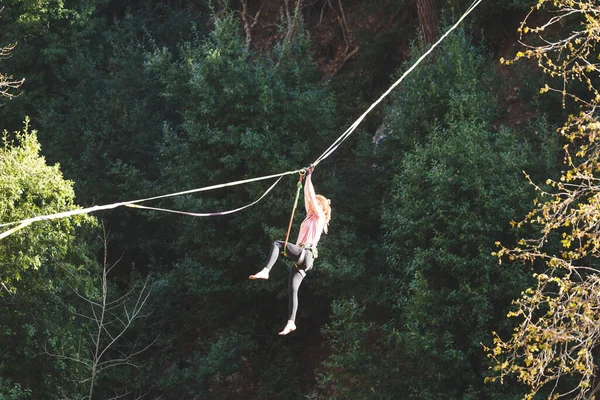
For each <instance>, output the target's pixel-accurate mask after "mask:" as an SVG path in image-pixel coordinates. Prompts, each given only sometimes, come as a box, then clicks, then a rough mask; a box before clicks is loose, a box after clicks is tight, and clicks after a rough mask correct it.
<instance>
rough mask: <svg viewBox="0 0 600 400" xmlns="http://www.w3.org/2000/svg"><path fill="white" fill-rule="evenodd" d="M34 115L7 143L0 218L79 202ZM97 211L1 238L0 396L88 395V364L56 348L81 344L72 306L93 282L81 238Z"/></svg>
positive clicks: (1, 160) (0, 161) (2, 151)
mask: <svg viewBox="0 0 600 400" xmlns="http://www.w3.org/2000/svg"><path fill="white" fill-rule="evenodd" d="M28 122H29V121H28V120H26V121H25V127H24V129H23V130H22V131H20V132H15V133H14V135H11V136H12V138H10V139H9V134H8V133H7V132H6V131H5V132H4V136H3V144H2V147H1V148H0V171H1V172H0V205H1V209H0V220H1V221H15V220H19V219H23V218H29V217H33V216H36V215H44V214H51V213H55V212H61V211H67V210H71V209H74V208H76V206H75V205H74V197H75V194H74V191H73V183H72V182H70V181H66V180H64V179H63V177H62V174H61V172H60V169H59V166H58V165H54V166H49V165H47V164H46V161H45V159H44V158H43V157H42V156H41V155H40V145H39V142H38V141H37V137H36V132H35V131H30V130H29V127H28ZM92 222H93V220H92V219H91V218H89V217H81V216H80V217H77V218H71V219H64V220H57V221H55V222H51V221H48V222H37V223H34V224H32V225H29V226H28V227H26V228H24V229H22V230H20V231H17V232H15V233H14V234H12V235H11V236H8V237H7V238H4V239H2V240H0V264H1V265H2V277H1V279H0V283H1V284H2V291H0V313H1V314H2V316H3V318H2V327H1V331H0V346H1V347H2V348H3V349H5V350H4V352H3V355H2V364H0V377H1V380H0V382H1V384H0V397H2V396H6V398H8V399H18V398H21V397H19V396H25V397H26V398H42V397H43V398H47V399H54V398H65V397H71V396H74V395H78V394H80V393H81V392H80V386H79V385H80V384H79V381H81V379H82V376H85V375H82V373H84V371H83V370H82V369H81V368H79V367H71V366H70V365H67V364H66V363H65V362H64V361H63V360H60V359H57V358H54V357H52V356H50V355H49V354H50V353H52V352H55V351H56V346H57V345H58V344H60V347H61V351H62V352H64V353H66V354H73V353H75V352H76V351H77V347H78V341H79V339H80V335H82V334H83V330H82V326H81V325H79V324H77V323H76V322H75V319H74V315H73V314H72V313H71V307H70V306H69V300H67V299H69V298H72V297H75V296H74V295H73V288H78V289H79V290H81V291H82V292H85V291H86V290H88V289H89V283H90V277H89V269H88V267H89V266H90V265H91V263H90V260H89V258H88V257H89V255H90V252H89V249H88V248H87V246H86V245H84V244H83V243H82V242H81V241H80V240H78V239H77V238H76V232H79V234H80V235H82V237H85V234H86V229H81V228H78V227H79V226H82V227H87V229H89V227H90V226H93V223H92Z"/></svg>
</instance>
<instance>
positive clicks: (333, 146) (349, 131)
mask: <svg viewBox="0 0 600 400" xmlns="http://www.w3.org/2000/svg"><path fill="white" fill-rule="evenodd" d="M482 1H483V0H475V1H474V2H473V3H472V4H471V5H470V6H469V8H468V9H467V11H465V13H464V14H463V15H462V16H461V17H460V18H459V19H458V21H457V22H456V23H455V24H454V25H452V27H451V28H450V29H448V31H446V33H444V35H442V37H441V38H439V40H438V41H437V42H435V43H434V44H433V45H431V47H430V48H429V50H427V51H426V52H425V53H424V54H423V55H422V56H421V57H419V59H418V60H417V61H416V62H415V63H414V64H413V65H412V66H411V67H410V68H409V69H407V70H406V72H404V74H402V76H401V77H400V79H398V80H397V81H396V82H394V84H393V85H392V86H390V87H389V89H388V90H386V91H385V93H383V94H382V95H381V97H379V99H377V100H376V101H375V102H374V103H373V104H371V106H370V107H369V108H368V109H367V111H365V112H364V113H363V114H362V115H361V116H360V117H359V118H358V119H357V120H356V121H354V123H353V124H352V125H350V127H349V128H348V129H346V131H345V132H344V133H342V134H341V135H340V137H338V138H337V139H336V140H335V141H334V142H333V143H332V144H331V146H329V148H328V149H327V150H325V152H323V154H321V155H320V156H319V158H317V159H316V160H315V162H313V164H314V165H315V166H317V164H319V163H320V162H321V161H323V160H324V159H326V158H327V157H329V156H330V155H331V154H332V153H333V152H334V151H336V150H337V148H338V147H339V146H340V145H341V144H342V142H343V141H344V140H346V139H347V138H348V137H349V136H350V135H351V134H352V133H353V132H354V131H355V130H356V128H358V125H360V123H361V122H362V121H363V120H364V119H365V117H366V116H367V114H369V113H370V112H371V111H372V110H373V109H374V108H375V107H376V106H377V105H378V104H379V103H381V102H382V101H383V99H385V98H386V97H387V96H388V95H389V94H390V93H391V92H392V90H394V89H395V88H396V87H397V86H398V85H399V84H400V83H401V82H402V81H403V80H404V78H406V77H407V76H408V74H410V73H411V72H412V71H413V70H414V69H415V68H416V67H417V65H419V64H420V63H421V61H423V60H424V59H425V57H427V56H428V55H429V54H430V53H431V52H432V51H433V50H434V49H435V48H436V47H437V46H438V45H439V44H440V43H441V42H442V41H443V40H444V39H446V37H447V36H448V35H449V34H450V33H451V32H452V31H453V30H454V29H456V28H457V27H458V26H459V25H460V23H461V22H462V21H463V20H464V19H465V18H466V17H467V15H469V14H470V13H471V11H473V10H474V9H475V8H476V7H477V6H478V5H479V4H480V3H481V2H482Z"/></svg>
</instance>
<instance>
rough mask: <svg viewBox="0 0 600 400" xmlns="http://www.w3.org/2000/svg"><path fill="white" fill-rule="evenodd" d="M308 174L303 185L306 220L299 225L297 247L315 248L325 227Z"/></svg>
mask: <svg viewBox="0 0 600 400" xmlns="http://www.w3.org/2000/svg"><path fill="white" fill-rule="evenodd" d="M310 176H311V175H310V174H309V175H307V176H306V182H305V183H304V206H305V208H306V218H305V219H304V221H302V224H301V225H300V233H298V240H297V241H296V244H297V245H301V244H303V245H305V246H316V245H317V243H319V239H321V233H323V228H324V227H325V219H326V218H325V213H324V212H323V210H322V209H321V207H320V206H319V203H317V195H316V194H315V188H314V187H313V184H312V180H311V178H310Z"/></svg>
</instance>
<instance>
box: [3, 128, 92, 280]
mask: <svg viewBox="0 0 600 400" xmlns="http://www.w3.org/2000/svg"><path fill="white" fill-rule="evenodd" d="M14 136H15V138H14V139H13V140H11V139H9V134H8V132H7V131H4V134H3V144H2V146H3V147H2V148H1V149H0V171H2V173H1V174H0V193H1V194H0V196H1V198H0V220H2V221H11V222H12V221H19V220H22V219H26V218H30V217H34V216H38V215H45V214H53V213H57V212H62V211H68V210H72V209H75V208H76V206H75V204H74V198H75V193H74V191H73V183H72V182H70V181H66V180H64V179H63V177H62V174H61V172H60V169H59V166H58V164H56V165H54V166H48V165H46V161H45V159H44V158H43V157H42V156H40V144H39V142H38V140H37V136H36V131H32V132H29V120H28V119H26V121H25V128H24V130H23V131H22V132H15V134H14ZM86 220H87V221H88V222H89V219H86V218H85V217H76V218H73V219H72V220H69V221H64V220H60V221H56V222H39V223H35V224H33V225H31V226H29V227H28V228H27V229H26V230H25V231H20V232H16V233H15V234H13V235H11V236H9V237H8V238H5V239H4V240H2V241H1V242H0V264H2V265H4V267H3V268H2V273H1V275H0V282H1V283H3V284H4V285H7V286H9V287H10V286H12V285H13V283H14V282H15V281H19V280H21V278H22V276H21V274H22V273H23V271H26V270H29V269H39V268H40V267H41V266H42V265H44V263H46V262H48V261H49V260H53V259H62V258H64V257H66V255H67V253H68V251H69V245H68V244H69V243H70V242H72V241H73V240H74V230H75V227H76V226H78V225H80V224H81V223H82V222H83V221H86ZM5 229H8V228H5Z"/></svg>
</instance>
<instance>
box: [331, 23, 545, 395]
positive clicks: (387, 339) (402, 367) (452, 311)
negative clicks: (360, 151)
mask: <svg viewBox="0 0 600 400" xmlns="http://www.w3.org/2000/svg"><path fill="white" fill-rule="evenodd" d="M475 82H477V84H475ZM496 82H497V81H496V80H495V79H494V76H493V74H491V73H490V70H489V67H488V59H487V58H486V57H485V56H484V55H483V54H481V52H480V51H479V50H477V49H476V48H474V47H472V46H471V45H470V44H469V42H468V39H467V38H466V37H465V35H464V33H461V34H458V35H454V36H451V37H449V38H448V40H447V42H446V43H445V44H444V47H443V48H442V49H441V50H440V51H438V53H437V54H436V60H435V62H432V63H430V64H428V65H425V66H423V67H422V68H420V69H418V70H416V71H415V73H414V74H413V75H412V76H411V77H410V78H409V79H407V80H406V82H405V84H404V85H403V88H402V90H401V91H399V92H398V93H397V94H396V95H395V96H394V101H393V103H392V105H390V106H389V108H388V110H387V119H386V125H387V128H386V134H385V137H384V138H383V140H382V143H381V144H380V147H382V148H380V149H378V152H379V154H380V155H381V157H382V158H381V161H380V162H378V166H380V167H381V168H386V169H388V171H390V172H392V174H386V175H385V176H387V177H388V179H390V181H389V183H388V185H389V196H388V197H386V199H385V203H384V207H383V226H384V229H385V231H386V236H385V253H386V256H387V266H386V268H385V272H384V273H383V274H382V275H381V278H380V282H379V285H378V287H377V288H376V290H377V293H379V294H380V297H379V298H378V299H377V303H378V304H380V307H383V309H384V310H385V308H387V307H391V309H390V310H389V311H388V312H390V313H391V314H392V318H390V319H389V320H388V322H387V323H386V325H383V326H385V328H377V325H372V322H368V321H371V318H369V317H368V316H367V315H361V314H360V313H359V314H356V313H354V312H351V311H349V310H346V311H344V312H342V313H341V314H342V315H343V317H342V319H341V322H340V323H338V322H336V323H334V324H332V326H331V328H330V329H329V330H328V334H329V335H330V336H331V337H332V339H331V343H333V350H334V352H333V354H332V355H331V356H330V357H329V359H328V361H327V362H326V363H325V366H326V367H327V368H326V370H327V374H324V375H323V376H322V380H321V382H323V383H328V382H336V385H335V390H336V391H337V392H340V393H345V391H348V393H353V394H354V393H356V391H357V390H358V391H360V390H364V389H365V387H372V388H374V392H373V394H371V395H369V398H393V395H392V393H394V392H396V393H397V392H402V393H407V396H409V397H411V398H421V399H434V398H440V397H444V398H456V399H458V398H461V399H463V398H482V397H486V398H489V397H493V396H494V393H493V392H489V391H488V390H487V389H486V388H484V387H483V375H484V373H485V367H484V364H485V362H486V361H485V357H484V356H483V354H482V349H481V346H480V344H481V343H482V342H483V341H486V340H487V335H488V332H489V330H490V328H491V327H493V326H496V324H497V323H498V321H499V319H500V316H501V315H502V314H503V313H504V312H505V311H504V310H505V308H506V307H507V305H508V303H509V299H510V298H511V295H514V294H516V293H519V291H520V289H521V288H522V287H523V285H524V284H525V278H524V275H523V273H522V272H521V271H520V270H519V268H518V267H517V266H515V265H513V266H504V267H503V268H499V267H498V266H497V262H496V260H494V258H493V257H492V256H491V253H492V251H494V248H495V246H494V243H495V241H496V240H498V239H499V238H506V239H507V240H510V237H511V235H510V234H509V233H508V229H509V227H510V225H509V221H510V220H511V219H513V218H515V217H517V216H518V215H519V210H523V207H524V205H525V204H527V203H528V202H529V201H530V200H531V198H532V194H531V191H530V190H528V189H527V184H526V182H525V181H524V180H523V178H522V174H521V171H522V170H523V169H526V170H533V171H534V172H535V171H537V172H539V171H540V170H541V169H542V168H543V167H545V166H546V165H547V163H548V159H547V158H546V154H552V149H555V147H553V146H552V145H551V144H550V143H549V144H545V143H544V141H540V140H539V139H536V138H535V137H536V135H535V134H532V133H533V132H531V133H530V131H524V132H522V133H520V134H517V132H515V131H514V130H512V129H509V128H505V127H501V128H495V127H493V126H492V123H493V122H494V121H495V120H496V118H497V107H498V104H497V101H496V99H495V96H494V93H495V90H496V89H494V88H495V87H497V83H496ZM531 127H532V128H533V129H547V128H546V127H545V125H544V124H543V122H542V123H539V124H538V125H537V126H535V127H534V126H533V125H532V126H531ZM533 129H532V130H533ZM525 133H527V134H528V135H527V136H528V137H527V136H523V134H525ZM540 153H544V156H540ZM384 157H385V158H384ZM346 314H348V315H346ZM338 315H339V314H338ZM383 315H385V314H383ZM349 318H351V319H350V320H348V319H349ZM373 322H377V321H373ZM346 323H347V324H349V325H353V324H354V325H356V326H357V327H358V328H356V329H349V328H346V327H345V326H344V325H345V324H346ZM338 324H339V325H340V326H339V327H338ZM379 324H381V322H379ZM366 329H368V330H370V331H371V332H378V333H376V334H375V335H374V336H375V338H376V339H375V340H374V339H373V338H371V340H367V337H368V336H367V335H366V333H365V330H366ZM496 329H498V328H496ZM382 344H385V345H382ZM348 349H351V350H348ZM357 360H358V361H359V362H361V360H362V362H363V363H364V364H365V365H366V366H365V367H364V370H363V372H364V374H365V375H364V376H366V379H365V381H363V384H364V385H361V386H360V387H356V385H355V384H353V382H352V380H350V379H348V378H347V376H352V375H353V374H356V373H357V371H356V368H355V367H353V365H356V361H357ZM373 362H374V363H375V365H376V367H375V368H376V369H378V370H379V368H381V370H385V371H392V372H391V374H392V375H395V376H396V377H395V378H394V377H390V378H389V380H387V383H386V384H382V383H381V382H380V381H379V380H378V379H377V378H376V376H377V374H376V373H370V372H369V369H370V368H372V363H373ZM361 377H362V375H361ZM382 381H385V380H382ZM362 396H367V395H366V394H363V395H362ZM503 396H507V394H504V395H503ZM351 397H352V396H351ZM358 397H361V395H358ZM502 398H506V397H502Z"/></svg>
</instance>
